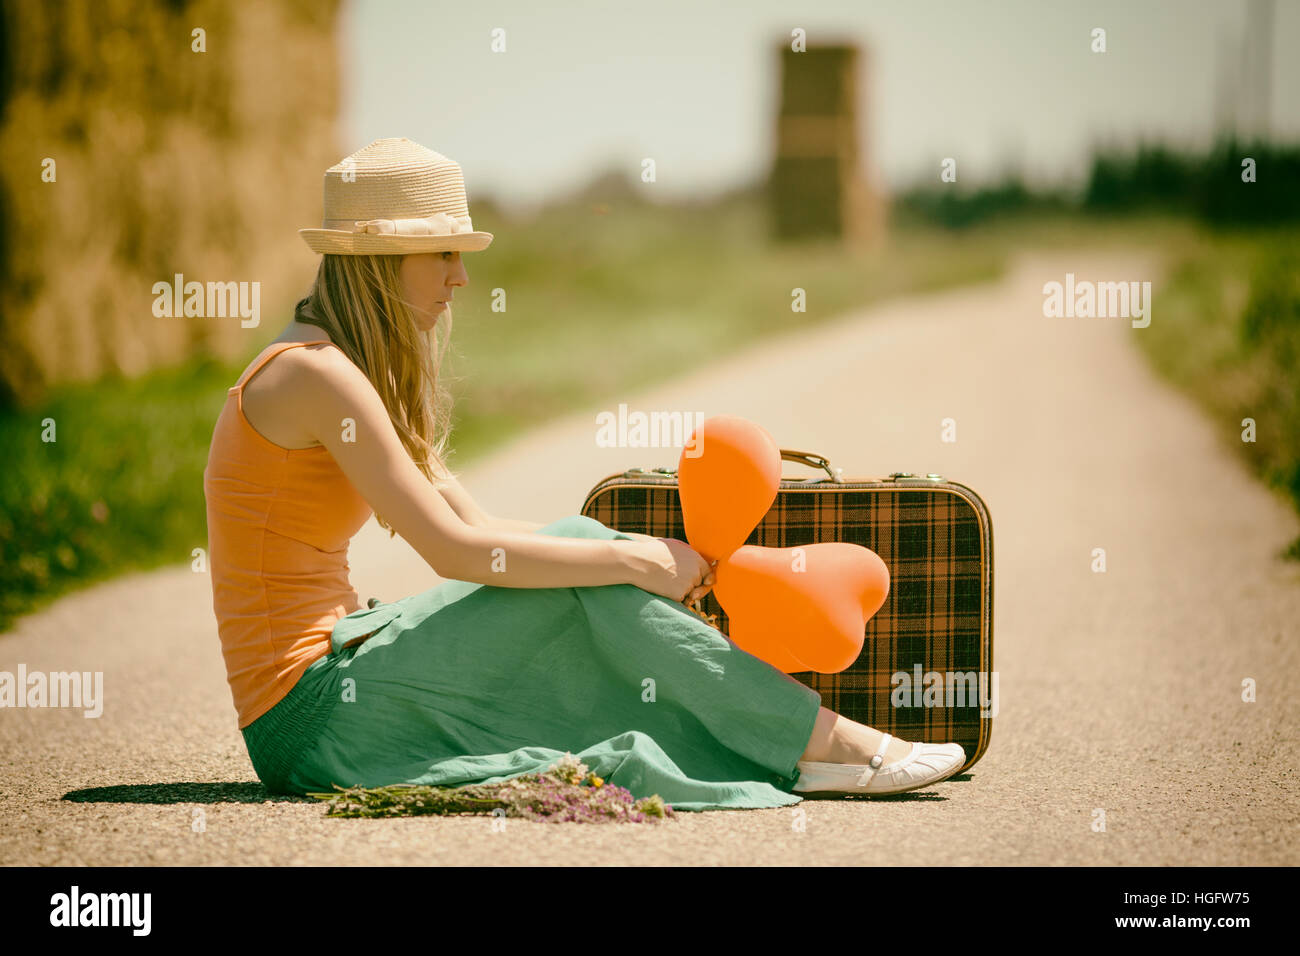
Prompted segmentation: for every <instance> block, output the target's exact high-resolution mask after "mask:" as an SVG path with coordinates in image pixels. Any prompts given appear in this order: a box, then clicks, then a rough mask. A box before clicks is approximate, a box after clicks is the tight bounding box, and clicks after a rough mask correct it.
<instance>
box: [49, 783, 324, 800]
mask: <svg viewBox="0 0 1300 956" xmlns="http://www.w3.org/2000/svg"><path fill="white" fill-rule="evenodd" d="M62 799H64V800H71V801H72V802H73V803H317V802H318V801H316V800H314V799H312V798H311V797H295V796H282V795H277V794H272V793H270V792H269V791H268V790H267V789H266V787H264V786H262V784H260V783H252V782H249V783H145V784H128V785H122V786H118V787H87V788H86V789H85V790H70V791H68V792H67V793H65V794H64V795H63V798H62Z"/></svg>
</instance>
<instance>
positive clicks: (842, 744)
mask: <svg viewBox="0 0 1300 956" xmlns="http://www.w3.org/2000/svg"><path fill="white" fill-rule="evenodd" d="M882 736H883V735H882V733H881V732H880V731H879V730H876V729H875V728H874V727H868V726H866V725H865V724H859V723H858V722H857V721H853V720H849V719H848V718H847V717H843V716H841V715H840V714H837V713H835V711H833V710H827V709H826V708H825V707H822V708H821V709H820V710H819V711H818V712H817V723H816V725H815V726H814V727H813V732H812V737H810V738H809V740H808V749H807V750H805V751H804V753H803V756H802V757H801V758H800V759H801V760H815V761H823V762H825V763H851V764H865V763H866V762H867V761H869V760H870V759H871V758H872V757H873V756H875V753H876V749H877V748H878V747H879V746H880V738H881V737H882ZM911 749H912V745H911V744H910V743H909V742H908V741H906V740H901V739H899V738H898V737H894V739H893V740H891V741H890V742H889V747H888V749H886V751H885V763H893V762H894V761H895V760H902V759H903V758H904V757H906V756H907V754H908V752H909V751H910V750H911Z"/></svg>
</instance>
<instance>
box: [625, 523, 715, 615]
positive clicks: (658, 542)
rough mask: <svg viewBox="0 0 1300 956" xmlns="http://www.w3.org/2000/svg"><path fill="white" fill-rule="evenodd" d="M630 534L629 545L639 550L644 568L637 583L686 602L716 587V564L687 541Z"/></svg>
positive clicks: (639, 557)
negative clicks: (712, 563)
mask: <svg viewBox="0 0 1300 956" xmlns="http://www.w3.org/2000/svg"><path fill="white" fill-rule="evenodd" d="M624 533H625V534H628V533H627V532H624ZM628 537H630V538H632V540H631V541H628V542H625V544H626V545H627V546H628V547H630V548H634V549H635V550H636V552H637V557H638V559H639V567H641V572H640V576H639V577H640V579H639V580H637V581H635V582H633V583H635V584H636V585H637V586H638V587H641V588H644V589H645V590H647V591H649V592H651V593H652V594H658V595H660V596H662V597H666V598H669V599H670V600H673V601H679V602H681V603H683V604H685V603H688V602H690V601H695V600H698V599H700V598H702V597H704V595H705V594H707V593H708V592H709V588H711V587H713V568H712V566H711V565H710V564H709V562H708V561H706V560H704V556H703V555H701V554H700V553H699V552H698V551H696V550H695V549H694V548H692V547H691V546H690V545H689V544H687V543H686V542H685V541H678V540H677V539H676V538H652V537H650V536H649V535H645V534H628Z"/></svg>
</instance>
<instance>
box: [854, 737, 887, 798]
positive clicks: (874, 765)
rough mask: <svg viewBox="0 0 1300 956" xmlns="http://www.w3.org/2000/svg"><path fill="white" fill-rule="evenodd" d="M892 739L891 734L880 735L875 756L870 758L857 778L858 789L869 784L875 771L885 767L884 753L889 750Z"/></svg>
mask: <svg viewBox="0 0 1300 956" xmlns="http://www.w3.org/2000/svg"><path fill="white" fill-rule="evenodd" d="M893 739H894V737H893V735H892V734H881V735H880V746H879V747H877V748H876V755H875V756H874V757H872V758H871V762H870V763H868V764H867V766H866V768H865V769H864V770H863V771H862V776H860V777H858V786H859V787H865V786H866V785H867V784H869V783H871V778H872V777H874V776H875V775H876V771H877V770H879V769H880V768H881V767H883V766H884V765H885V751H886V750H888V749H889V745H890V743H891V742H892V741H893Z"/></svg>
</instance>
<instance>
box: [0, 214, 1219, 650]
mask: <svg viewBox="0 0 1300 956" xmlns="http://www.w3.org/2000/svg"><path fill="white" fill-rule="evenodd" d="M605 208H606V211H605V212H603V213H602V212H598V211H597V209H596V208H595V206H594V204H593V203H589V202H574V203H570V204H568V205H566V206H564V207H562V208H560V209H557V210H552V211H548V212H547V213H546V214H545V215H544V216H539V217H537V218H536V219H535V220H533V221H531V222H526V223H511V222H502V221H497V222H493V221H491V219H490V217H485V220H486V222H485V227H486V228H487V229H488V230H489V231H491V232H494V233H495V234H496V239H495V241H494V243H493V245H492V247H491V249H490V250H488V251H487V252H486V253H484V254H481V255H473V256H467V257H466V264H467V267H468V269H469V271H470V284H469V286H468V287H466V288H465V289H462V290H460V292H459V293H458V295H457V302H456V309H455V316H456V318H455V328H454V331H453V335H452V351H451V353H450V358H449V368H448V369H447V370H448V371H449V372H450V374H451V381H452V389H453V392H454V393H455V394H456V397H457V401H456V409H455V423H456V425H455V431H454V434H453V437H452V447H453V449H454V450H455V455H454V458H453V459H452V461H451V464H452V467H453V468H458V469H459V468H463V467H465V466H466V465H467V464H468V463H470V462H472V461H473V460H475V459H476V458H478V457H480V456H481V455H483V454H484V453H486V452H487V451H489V450H491V449H492V448H493V447H495V446H496V445H498V444H499V443H501V442H503V441H505V440H507V439H508V438H510V437H512V436H514V435H516V434H518V433H519V432H520V431H523V430H526V429H528V428H531V427H533V426H536V425H538V424H540V423H543V422H545V421H547V420H549V419H551V418H553V417H554V416H556V415H560V414H563V413H565V412H568V411H571V410H573V409H575V408H577V407H580V406H583V405H589V404H592V403H603V404H605V405H607V406H613V405H616V404H617V403H618V402H619V401H625V400H626V399H627V397H628V396H630V395H631V394H632V393H633V392H634V391H635V390H637V389H640V388H643V387H645V386H648V385H651V384H654V383H657V382H660V381H663V380H666V379H670V378H673V377H675V376H677V375H680V374H682V373H683V372H685V371H687V370H689V369H691V368H694V367H697V366H700V365H703V364H707V363H709V362H712V361H715V360H717V359H719V358H721V357H723V356H724V355H727V354H728V353H731V352H735V351H738V350H740V349H743V348H746V347H748V346H749V345H751V344H753V343H755V342H757V341H759V340H761V339H762V338H764V337H765V336H767V335H770V334H772V333H776V332H787V331H790V330H792V329H797V328H800V327H812V326H815V325H817V324H819V323H821V322H825V321H827V320H830V319H833V318H835V317H837V316H838V315H840V314H842V313H843V312H844V311H845V310H848V309H851V308H855V307H860V306H864V305H868V304H871V303H873V302H878V301H881V300H883V299H886V298H888V297H891V296H897V295H904V294H910V293H914V292H922V291H929V290H937V289H941V288H944V287H947V286H954V285H962V284H966V283H970V282H977V281H981V280H986V279H992V278H995V277H996V276H997V275H998V274H999V273H1000V271H1001V269H1002V268H1003V266H1004V264H1005V262H1006V259H1007V256H1008V254H1009V253H1011V252H1012V251H1014V250H1016V249H1018V248H1023V247H1026V246H1030V247H1034V248H1064V247H1067V246H1069V247H1077V246H1081V245H1089V244H1096V245H1107V244H1114V243H1117V242H1119V243H1130V244H1131V243H1132V242H1134V241H1135V236H1140V237H1141V241H1144V242H1149V243H1158V244H1166V245H1177V244H1179V243H1182V244H1184V245H1187V246H1188V248H1191V246H1190V245H1189V243H1190V240H1189V239H1188V235H1189V234H1190V232H1191V230H1190V228H1189V227H1188V226H1187V225H1186V224H1185V223H1182V222H1181V221H1176V220H1142V221H1140V222H1135V221H1127V220H1100V221H1096V220H1080V219H1078V218H1073V217H1060V216H1042V217H1020V218H1018V219H1016V220H1007V221H998V222H996V223H993V224H990V225H987V226H981V227H976V228H970V229H966V230H964V231H962V232H960V233H953V232H947V231H943V230H938V229H935V228H932V227H925V226H921V225H918V224H916V223H914V222H908V221H899V222H896V223H894V224H893V225H892V226H891V229H890V233H889V238H888V240H887V242H886V243H885V244H884V245H883V247H881V248H879V249H877V250H875V251H871V252H865V251H858V252H853V251H850V250H847V249H844V248H841V247H839V246H838V245H836V244H833V243H825V242H810V243H800V244H794V245H779V244H771V243H769V242H767V241H766V240H765V239H764V236H765V234H766V231H767V226H766V220H765V216H764V212H763V209H762V207H761V205H759V204H758V203H757V202H756V201H755V200H754V198H753V197H748V198H747V197H744V196H740V197H736V198H733V199H731V200H728V201H725V202H723V203H721V204H718V205H715V206H711V207H707V206H698V207H654V206H641V205H636V204H633V203H632V202H630V201H627V200H625V199H621V200H616V201H614V202H610V203H606V204H605ZM478 219H479V216H478V215H476V222H477V221H478ZM1222 271H1223V273H1224V276H1223V278H1224V282H1225V284H1226V285H1231V282H1230V280H1231V278H1232V275H1233V272H1232V269H1231V268H1228V267H1227V266H1225V267H1224V268H1223V270H1222ZM796 287H799V288H802V289H804V290H806V293H807V312H805V313H794V312H792V311H791V310H790V302H791V297H790V296H791V290H792V289H794V288H796ZM497 288H500V289H505V290H507V295H508V299H507V306H508V308H507V310H506V311H505V312H493V311H492V310H491V308H490V303H491V301H492V290H494V289H497ZM1188 295H1189V296H1191V297H1192V298H1193V299H1194V298H1195V296H1196V291H1195V290H1191V291H1189V292H1188ZM1168 308H1169V306H1167V305H1166V306H1164V310H1165V314H1168V312H1167V310H1168ZM288 318H289V317H288V315H285V316H283V317H282V318H281V319H280V320H279V321H274V322H267V323H264V324H265V325H266V339H267V340H269V339H270V338H273V337H275V336H276V335H277V334H278V333H279V330H280V328H282V327H283V325H284V323H285V322H287V321H288ZM1160 324H1161V323H1153V325H1152V328H1153V329H1155V328H1156V327H1157V326H1158V325H1160ZM1167 324H1170V325H1172V324H1173V323H1172V322H1170V323H1167ZM1151 338H1153V339H1154V338H1155V337H1154V336H1153V337H1151ZM260 348H261V345H257V346H254V347H253V348H252V353H253V354H255V353H256V351H258V350H259V349H260ZM251 358H252V354H250V355H248V356H244V357H242V358H241V359H240V360H239V361H237V362H234V363H228V364H223V363H217V362H210V361H206V362H201V361H195V362H191V363H189V364H187V365H186V366H184V367H182V368H178V369H172V370H167V371H162V372H156V373H153V374H150V375H148V376H145V377H143V378H140V379H137V380H135V381H129V382H127V381H120V380H105V381H101V382H97V383H95V384H93V385H87V386H80V387H76V388H65V389H60V390H57V391H56V392H53V393H51V395H50V396H49V398H48V399H47V401H45V402H44V403H43V404H42V405H41V406H40V407H38V408H32V409H21V410H13V411H9V412H6V413H3V414H0V442H2V443H3V444H2V445H0V447H3V448H4V449H5V450H6V458H7V461H6V465H7V466H8V467H7V468H6V470H5V473H4V474H5V476H4V479H3V481H0V506H2V507H0V558H2V560H0V630H3V629H7V628H8V627H10V626H12V623H13V620H14V618H15V617H16V616H17V615H19V614H22V613H27V612H30V611H32V610H35V609H37V608H39V607H41V606H42V605H44V604H46V603H48V602H49V601H50V600H52V599H53V598H55V597H57V596H59V595H62V594H65V593H67V592H68V591H69V590H71V589H73V588H77V587H80V586H84V585H85V584H88V583H90V582H93V581H97V580H100V579H103V578H105V577H108V576H111V575H116V574H119V573H122V572H124V571H128V570H141V569H147V568H152V567H157V566H160V565H167V564H175V563H179V562H183V561H188V560H190V558H191V551H192V550H193V549H194V548H197V547H204V546H205V545H206V540H207V532H206V524H205V521H206V515H205V509H204V501H203V482H202V474H203V468H204V465H205V463H206V460H207V450H208V443H209V441H210V440H211V436H212V427H213V424H214V423H215V421H216V417H217V415H218V413H219V411H220V408H221V405H222V403H223V402H224V401H225V397H226V389H227V388H229V387H230V386H231V385H233V384H234V382H235V380H236V379H237V378H238V376H239V373H240V372H241V371H242V370H243V368H244V367H245V366H246V364H247V362H248V361H249V359H251ZM46 418H52V419H54V421H55V423H56V429H57V441H55V442H52V443H46V442H42V440H41V432H42V427H41V422H42V420H43V419H46ZM594 477H598V476H593V480H594Z"/></svg>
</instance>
